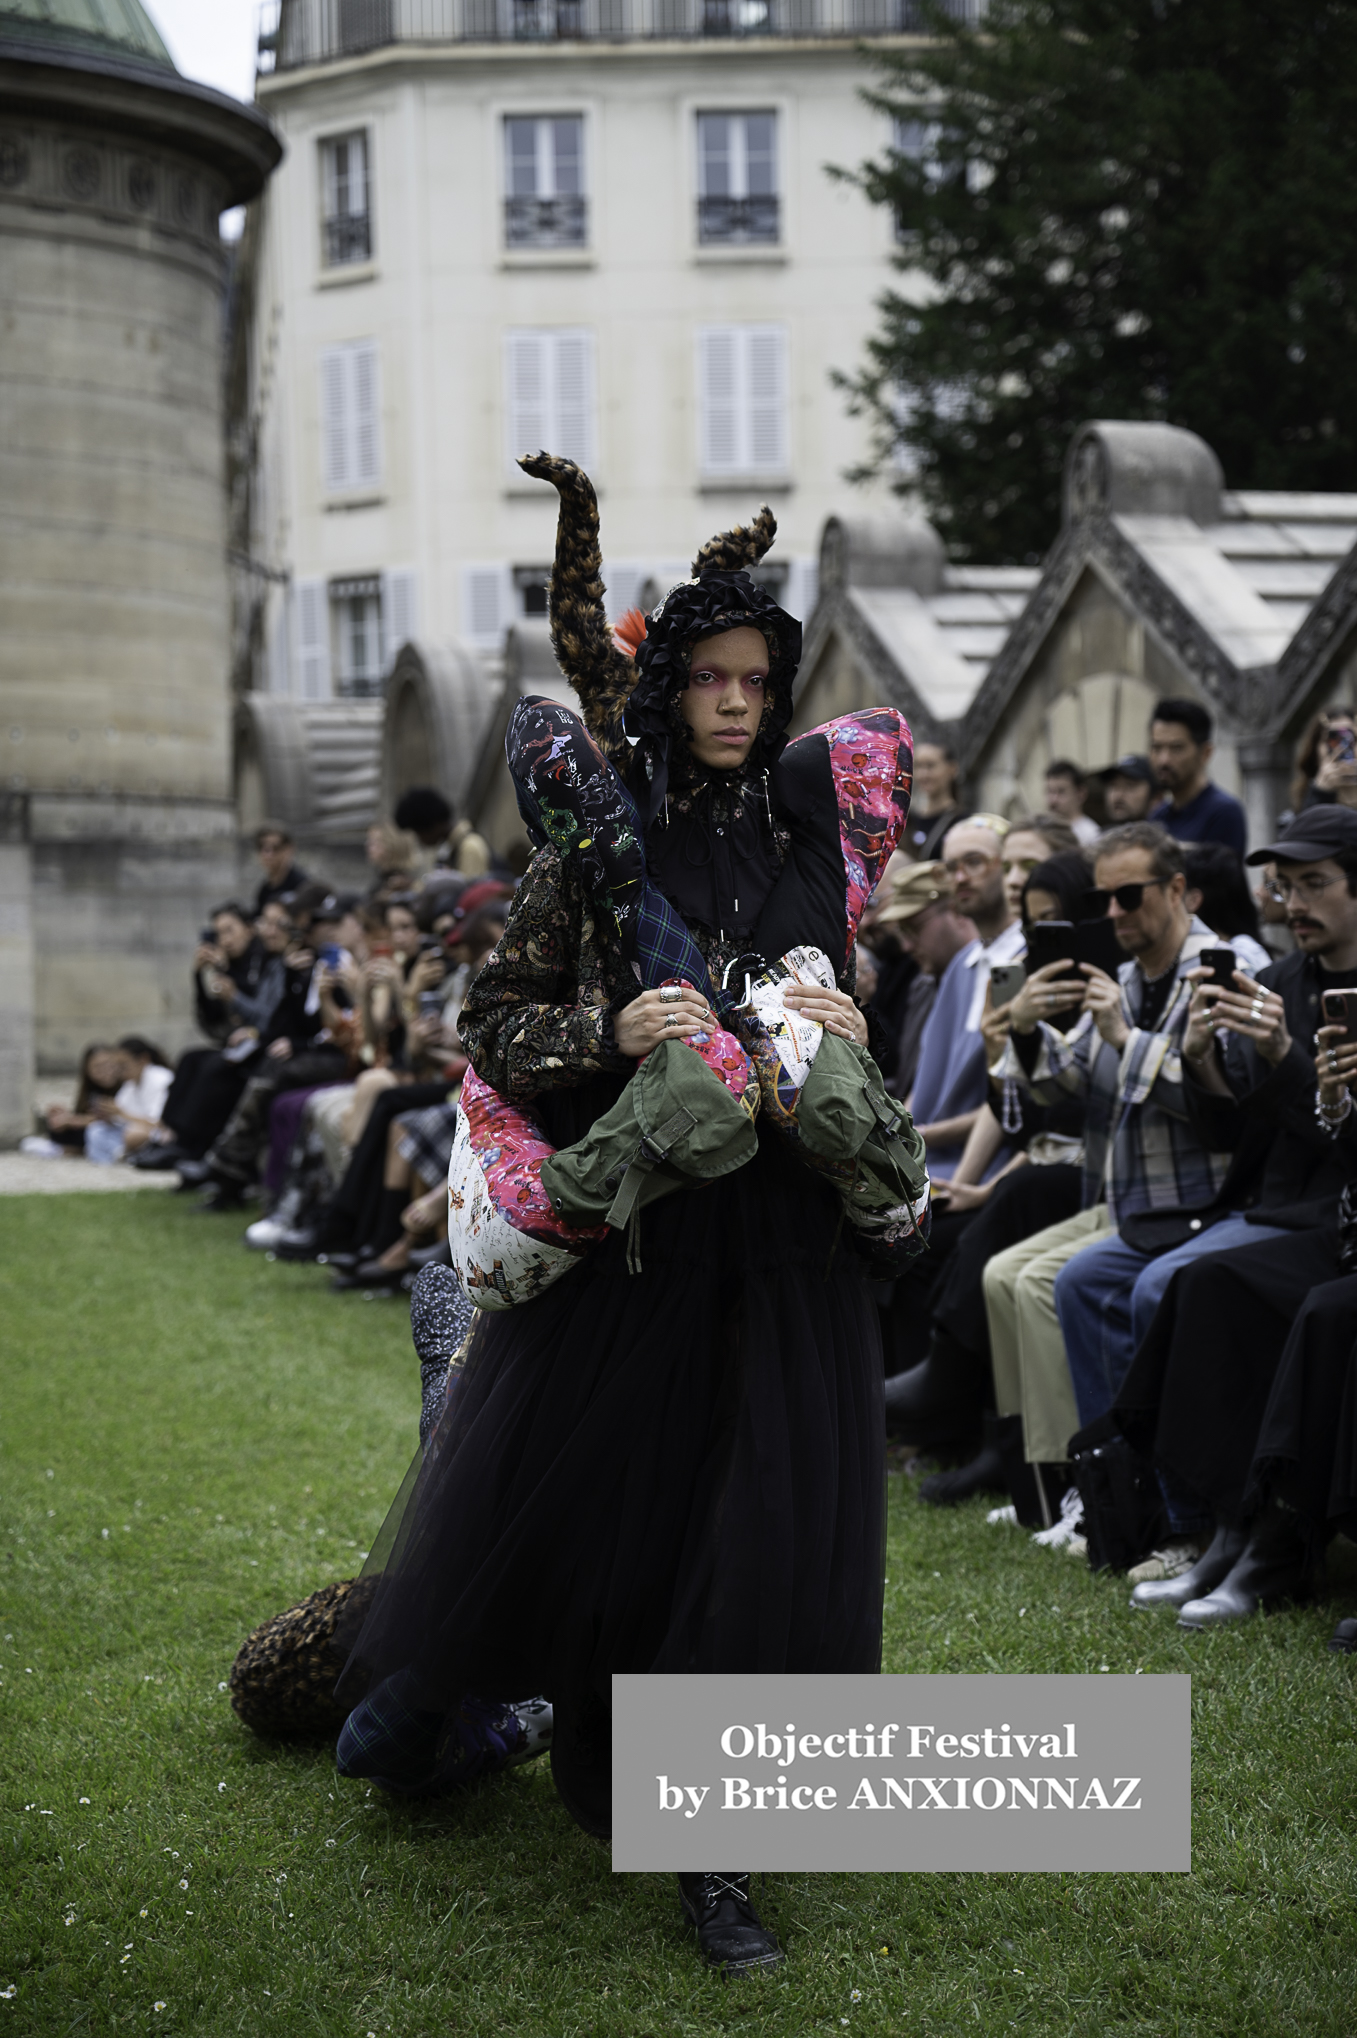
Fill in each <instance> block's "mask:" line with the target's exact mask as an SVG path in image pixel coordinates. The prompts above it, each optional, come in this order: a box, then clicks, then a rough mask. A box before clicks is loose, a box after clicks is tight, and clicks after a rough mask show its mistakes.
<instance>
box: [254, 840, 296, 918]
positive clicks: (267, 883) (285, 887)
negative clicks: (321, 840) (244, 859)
mask: <svg viewBox="0 0 1357 2038" xmlns="http://www.w3.org/2000/svg"><path fill="white" fill-rule="evenodd" d="M254 853H255V855H256V857H257V858H258V860H259V868H260V869H261V870H262V871H263V873H264V875H263V878H262V880H261V882H260V886H259V890H258V891H257V892H256V893H255V900H254V917H255V919H256V920H257V919H258V918H259V916H260V914H261V913H262V912H263V910H264V908H265V906H271V905H273V904H274V903H275V901H276V902H277V903H279V904H281V905H284V906H290V905H291V903H292V901H293V899H294V898H295V897H296V895H297V893H298V892H299V891H300V890H301V888H302V886H303V885H304V884H309V883H310V878H309V877H308V875H307V873H306V872H305V871H304V870H303V869H302V867H301V865H300V864H299V863H298V862H297V861H296V860H295V857H294V854H293V846H292V837H291V835H290V834H289V832H288V830H287V829H286V828H285V827H284V826H283V823H282V822H281V821H261V822H260V824H259V826H258V827H257V828H256V829H255V831H254Z"/></svg>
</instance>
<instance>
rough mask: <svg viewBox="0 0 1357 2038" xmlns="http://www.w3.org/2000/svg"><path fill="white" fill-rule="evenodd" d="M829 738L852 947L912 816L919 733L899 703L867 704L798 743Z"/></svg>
mask: <svg viewBox="0 0 1357 2038" xmlns="http://www.w3.org/2000/svg"><path fill="white" fill-rule="evenodd" d="M817 737H819V738H823V739H824V740H825V741H826V742H827V743H828V745H829V766H830V770H831V771H832V773H833V775H834V785H835V788H836V790H837V792H838V796H839V840H840V842H841V843H842V845H843V867H844V877H845V880H846V884H847V908H848V938H849V946H850V948H851V945H852V942H853V940H854V939H855V937H856V935H857V929H858V922H859V921H860V920H861V918H862V915H863V913H864V912H865V911H866V907H867V901H868V899H869V898H870V897H871V895H872V893H873V892H874V891H875V889H876V887H877V885H878V884H879V883H880V881H881V873H882V872H883V871H884V870H885V868H886V864H887V861H888V859H889V857H890V856H891V854H892V852H893V851H894V850H896V849H898V848H899V846H900V837H901V836H902V835H903V834H904V832H905V822H906V820H907V819H908V816H909V796H910V787H911V784H912V781H913V764H914V739H913V737H912V736H911V735H910V733H909V723H908V722H907V721H906V720H905V718H904V716H903V715H902V714H901V713H900V712H899V710H898V709H896V708H861V709H858V710H857V711H856V712H855V713H853V714H851V715H840V716H839V718H838V720H837V721H833V722H822V723H821V724H820V726H819V727H818V728H816V729H808V730H807V731H806V733H805V734H804V735H803V736H798V737H796V739H795V742H794V743H792V744H789V745H788V746H787V747H788V749H794V748H795V746H796V744H798V743H812V742H814V741H815V740H816V738H817Z"/></svg>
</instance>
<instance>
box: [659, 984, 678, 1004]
mask: <svg viewBox="0 0 1357 2038" xmlns="http://www.w3.org/2000/svg"><path fill="white" fill-rule="evenodd" d="M682 996H683V986H682V985H681V984H661V986H660V1003H661V1004H662V1005H677V1004H678V1002H679V1000H680V999H681V998H682Z"/></svg>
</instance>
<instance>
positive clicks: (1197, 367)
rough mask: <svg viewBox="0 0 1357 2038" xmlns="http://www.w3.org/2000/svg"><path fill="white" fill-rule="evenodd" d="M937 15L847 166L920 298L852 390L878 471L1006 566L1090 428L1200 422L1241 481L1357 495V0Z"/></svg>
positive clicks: (888, 71)
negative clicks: (858, 164)
mask: <svg viewBox="0 0 1357 2038" xmlns="http://www.w3.org/2000/svg"><path fill="white" fill-rule="evenodd" d="M925 4H927V0H925ZM930 13H931V26H932V29H933V31H934V39H933V40H932V41H931V42H930V43H929V44H926V45H924V46H923V47H921V48H917V49H913V50H909V51H907V52H897V53H894V54H892V55H890V56H888V57H886V58H884V59H883V60H882V61H883V67H884V72H885V76H884V80H883V83H882V86H881V88H880V89H879V90H877V91H874V92H872V93H870V94H869V95H868V97H869V99H870V101H871V103H872V104H873V105H875V106H877V107H879V108H881V109H883V110H885V111H887V112H889V113H891V114H893V115H894V116H896V118H897V120H898V121H899V122H901V123H902V125H901V126H900V127H899V128H898V129H897V147H896V148H895V149H894V150H892V151H891V152H890V153H889V154H888V155H887V156H886V157H885V159H884V160H882V161H879V162H874V163H868V164H865V165H864V166H862V168H861V169H860V170H859V171H857V172H855V173H853V175H854V177H855V180H856V181H857V182H858V183H860V184H861V186H862V188H863V189H864V190H865V191H866V192H867V194H868V196H869V197H871V198H872V199H873V200H874V201H876V202H877V203H879V204H882V205H885V206H889V207H890V208H891V209H892V210H893V211H894V213H895V215H896V219H897V221H898V232H899V236H900V244H901V245H900V257H899V263H900V267H901V269H902V270H904V271H914V272H922V279H923V280H922V285H921V287H920V286H919V284H918V281H917V276H916V279H915V282H914V285H913V287H912V286H911V285H910V284H908V283H902V284H901V286H900V287H898V288H896V289H893V290H892V291H891V292H890V293H889V294H888V295H887V296H886V297H884V298H883V299H882V301H881V311H882V314H883V324H882V327H881V329H880V331H879V332H878V334H877V335H876V337H875V338H874V339H873V340H872V341H871V342H870V344H869V348H868V355H867V361H866V364H865V366H864V368H863V369H862V370H861V372H860V373H858V374H857V375H856V376H854V377H852V378H845V379H844V386H845V387H846V388H847V389H848V390H849V392H850V404H851V406H852V407H853V408H854V409H856V410H859V411H866V412H867V413H868V414H870V415H871V417H872V418H873V420H874V424H875V427H876V439H877V453H876V459H875V462H874V468H873V469H868V470H865V471H880V470H882V469H885V470H887V471H889V468H890V466H891V465H892V464H893V463H898V464H899V466H900V469H901V472H900V474H899V477H898V479H897V483H896V485H897V486H898V487H899V488H900V489H901V491H902V492H904V491H906V490H912V489H915V488H917V490H918V492H919V493H920V495H921V496H922V499H923V502H924V504H925V506H926V508H927V510H928V513H929V514H930V516H932V517H933V518H934V520H935V521H936V523H937V525H938V527H939V529H940V530H941V531H942V533H943V535H944V537H945V538H946V540H947V543H948V545H949V547H950V549H951V550H952V552H953V555H954V556H956V557H958V558H967V557H971V558H977V559H985V560H992V561H996V562H997V561H1001V560H1009V561H1020V560H1034V559H1037V558H1039V557H1040V556H1041V555H1042V553H1044V552H1045V550H1046V548H1047V547H1048V546H1049V544H1050V543H1051V541H1052V539H1053V538H1054V536H1055V532H1056V528H1057V525H1058V520H1059V503H1060V477H1061V466H1062V462H1063V459H1064V455H1065V451H1066V448H1067V446H1068V443H1069V439H1070V436H1071V434H1072V432H1073V431H1074V429H1075V428H1076V426H1077V425H1079V424H1080V423H1081V422H1082V421H1083V420H1084V419H1086V418H1093V417H1104V418H1159V419H1167V420H1168V421H1169V422H1170V423H1173V424H1179V425H1185V426H1187V427H1188V428H1189V429H1190V430H1192V431H1194V432H1198V433H1200V434H1201V436H1202V437H1203V438H1204V439H1205V440H1206V441H1207V443H1208V444H1209V445H1211V446H1212V447H1214V449H1215V451H1216V453H1217V454H1218V455H1219V457H1220V460H1221V463H1222V465H1223V467H1224V469H1225V473H1226V476H1227V479H1228V481H1229V483H1230V485H1231V486H1232V487H1236V488H1250V487H1252V488H1273V489H1277V488H1282V489H1285V488H1294V489H1351V490H1357V0H990V5H989V8H988V12H987V13H986V15H985V17H984V19H983V21H982V22H981V23H980V25H979V27H978V28H968V27H966V26H964V25H961V24H958V23H957V22H955V21H951V20H948V19H947V18H946V17H945V15H944V14H943V12H942V10H941V8H939V7H937V6H934V7H932V8H931V9H930ZM901 455H904V456H905V457H904V458H903V459H901ZM910 469H912V470H913V474H912V478H910Z"/></svg>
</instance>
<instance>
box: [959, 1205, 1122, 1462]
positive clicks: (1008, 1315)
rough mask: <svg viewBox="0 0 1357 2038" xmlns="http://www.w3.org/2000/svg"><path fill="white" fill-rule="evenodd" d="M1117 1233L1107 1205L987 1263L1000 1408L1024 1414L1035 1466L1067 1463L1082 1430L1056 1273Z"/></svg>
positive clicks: (987, 1303)
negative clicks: (1071, 1446)
mask: <svg viewBox="0 0 1357 2038" xmlns="http://www.w3.org/2000/svg"><path fill="white" fill-rule="evenodd" d="M1115 1232H1116V1227H1115V1225H1111V1224H1109V1223H1108V1221H1107V1205H1106V1204H1105V1203H1099V1204H1096V1205H1095V1206H1094V1208H1093V1209H1092V1210H1081V1211H1080V1212H1079V1214H1078V1216H1077V1217H1067V1218H1066V1219H1065V1220H1064V1222H1063V1223H1061V1224H1048V1225H1047V1227H1046V1229H1045V1231H1037V1232H1033V1234H1032V1236H1031V1238H1024V1239H1022V1240H1021V1241H1020V1242H1019V1243H1018V1244H1017V1245H1011V1246H1010V1247H1009V1248H1008V1250H1007V1252H1002V1253H996V1254H995V1255H994V1257H993V1259H992V1260H991V1261H990V1262H989V1264H988V1265H987V1267H986V1268H985V1314H986V1316H987V1317H988V1318H989V1336H990V1354H991V1357H992V1359H993V1361H994V1390H995V1394H996V1396H997V1402H996V1406H997V1407H998V1410H999V1413H1000V1415H1020V1416H1021V1417H1022V1429H1023V1441H1024V1444H1025V1447H1026V1455H1027V1459H1028V1462H1029V1464H1034V1465H1050V1464H1059V1463H1061V1462H1062V1461H1063V1460H1064V1457H1065V1447H1066V1445H1067V1444H1068V1443H1069V1440H1070V1438H1071V1437H1072V1436H1073V1435H1074V1433H1075V1431H1076V1430H1077V1429H1078V1428H1079V1410H1078V1409H1077V1408H1076V1406H1075V1402H1074V1386H1073V1383H1072V1382H1071V1380H1070V1369H1069V1365H1068V1363H1067V1361H1066V1358H1065V1341H1064V1339H1063V1338H1062V1337H1061V1335H1060V1323H1059V1319H1058V1318H1057V1316H1056V1313H1055V1277H1056V1275H1057V1274H1058V1273H1059V1272H1060V1269H1061V1268H1062V1267H1063V1266H1064V1265H1065V1264H1066V1262H1067V1261H1069V1260H1072V1259H1073V1258H1074V1255H1075V1254H1076V1253H1078V1252H1082V1251H1083V1249H1084V1247H1085V1246H1086V1245H1093V1244H1094V1243H1095V1242H1096V1241H1097V1240H1098V1239H1103V1238H1112V1237H1114V1236H1115Z"/></svg>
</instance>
